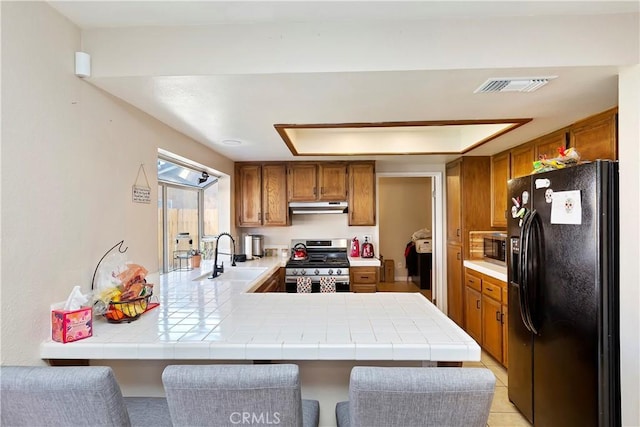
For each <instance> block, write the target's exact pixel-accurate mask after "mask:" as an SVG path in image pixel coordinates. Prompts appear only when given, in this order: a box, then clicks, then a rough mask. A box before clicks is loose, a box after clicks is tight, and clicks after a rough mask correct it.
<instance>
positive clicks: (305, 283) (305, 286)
mask: <svg viewBox="0 0 640 427" xmlns="http://www.w3.org/2000/svg"><path fill="white" fill-rule="evenodd" d="M296 285H297V286H296V290H297V292H298V293H299V294H308V293H311V277H298V278H297V279H296Z"/></svg>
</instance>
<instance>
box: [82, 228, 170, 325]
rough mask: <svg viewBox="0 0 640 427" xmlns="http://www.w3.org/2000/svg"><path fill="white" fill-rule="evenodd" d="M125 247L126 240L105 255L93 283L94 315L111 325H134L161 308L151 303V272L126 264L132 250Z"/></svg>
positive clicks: (98, 266)
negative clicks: (99, 316)
mask: <svg viewBox="0 0 640 427" xmlns="http://www.w3.org/2000/svg"><path fill="white" fill-rule="evenodd" d="M123 244H124V240H122V241H120V242H119V243H117V244H116V245H115V246H113V247H112V248H111V249H109V250H108V251H107V253H105V254H104V255H103V257H102V258H101V259H100V261H99V262H98V265H97V266H96V270H95V271H94V273H93V279H92V281H91V290H92V291H93V297H94V303H93V313H94V315H101V316H103V317H104V318H105V319H107V321H108V322H110V323H123V322H132V321H134V320H136V319H138V318H139V317H140V316H141V315H142V314H143V313H145V312H147V311H149V310H150V309H152V308H154V307H157V306H158V305H159V304H158V302H157V301H156V302H151V297H152V296H153V284H152V283H147V279H146V276H147V273H148V271H147V269H146V268H144V267H143V266H141V265H138V264H134V263H129V262H127V261H126V258H125V257H124V256H123V254H124V253H125V252H126V251H127V249H128V248H125V249H122V245H123ZM116 248H117V249H118V251H117V252H112V251H113V250H114V249H116ZM103 261H104V263H103Z"/></svg>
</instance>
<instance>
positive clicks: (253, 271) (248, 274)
mask: <svg viewBox="0 0 640 427" xmlns="http://www.w3.org/2000/svg"><path fill="white" fill-rule="evenodd" d="M265 271H267V267H225V268H224V273H220V275H219V276H218V277H216V278H215V279H209V277H211V271H208V272H207V273H205V274H203V275H200V276H198V277H196V278H195V279H193V280H194V281H202V280H211V281H214V280H249V281H250V280H254V279H256V278H257V277H258V276H260V275H261V274H262V273H264V272H265Z"/></svg>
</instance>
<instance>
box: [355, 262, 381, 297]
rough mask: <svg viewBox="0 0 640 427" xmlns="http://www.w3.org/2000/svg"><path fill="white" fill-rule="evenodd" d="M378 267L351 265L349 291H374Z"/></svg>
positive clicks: (376, 283) (376, 285)
mask: <svg viewBox="0 0 640 427" xmlns="http://www.w3.org/2000/svg"><path fill="white" fill-rule="evenodd" d="M378 270H379V267H351V268H350V269H349V274H350V276H351V277H350V278H349V280H350V282H351V292H376V289H377V287H378Z"/></svg>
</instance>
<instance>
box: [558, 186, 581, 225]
mask: <svg viewBox="0 0 640 427" xmlns="http://www.w3.org/2000/svg"><path fill="white" fill-rule="evenodd" d="M551 224H577V225H579V224H582V203H581V199H580V190H573V191H554V192H553V194H551Z"/></svg>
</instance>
